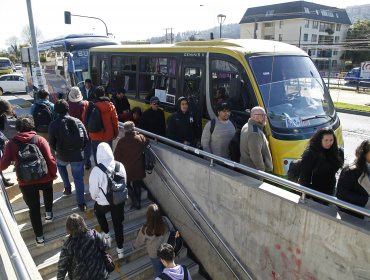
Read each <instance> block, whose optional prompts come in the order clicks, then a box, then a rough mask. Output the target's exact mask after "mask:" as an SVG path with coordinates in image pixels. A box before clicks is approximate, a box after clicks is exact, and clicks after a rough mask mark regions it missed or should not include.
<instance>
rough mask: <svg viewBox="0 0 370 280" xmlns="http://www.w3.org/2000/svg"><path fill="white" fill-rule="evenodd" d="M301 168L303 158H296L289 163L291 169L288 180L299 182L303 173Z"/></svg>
mask: <svg viewBox="0 0 370 280" xmlns="http://www.w3.org/2000/svg"><path fill="white" fill-rule="evenodd" d="M301 170H302V159H301V158H300V159H296V160H293V161H292V162H291V163H290V164H289V170H288V173H287V175H288V180H290V181H292V182H296V183H298V180H299V176H300V175H301Z"/></svg>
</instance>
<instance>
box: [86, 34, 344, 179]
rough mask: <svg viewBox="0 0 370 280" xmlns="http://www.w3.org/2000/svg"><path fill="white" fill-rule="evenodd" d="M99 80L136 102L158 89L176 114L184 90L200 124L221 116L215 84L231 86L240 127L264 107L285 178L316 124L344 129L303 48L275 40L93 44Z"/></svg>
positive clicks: (143, 102)
mask: <svg viewBox="0 0 370 280" xmlns="http://www.w3.org/2000/svg"><path fill="white" fill-rule="evenodd" d="M89 70H90V75H91V78H92V81H93V83H94V85H102V86H105V87H106V88H107V90H108V91H109V92H115V91H116V90H117V89H118V88H122V87H124V88H125V89H126V91H127V96H128V98H129V99H130V103H131V106H140V107H142V108H146V107H148V103H149V102H148V100H149V99H150V97H151V96H153V95H156V96H158V97H159V99H160V105H161V107H162V108H163V109H164V110H165V112H167V115H168V114H169V113H172V112H174V111H175V110H176V107H175V106H176V100H177V99H178V97H180V96H186V97H188V99H189V103H190V108H191V109H192V110H193V112H194V113H196V114H197V116H198V119H201V120H203V124H204V123H205V122H206V121H207V120H209V119H212V118H215V117H216V111H215V105H216V102H217V101H218V100H219V96H217V92H219V91H218V89H220V88H222V89H223V90H225V91H226V95H225V96H226V98H227V102H229V104H230V105H231V108H232V114H231V117H230V118H231V120H232V121H233V123H234V124H235V125H236V127H239V128H240V127H242V126H243V125H244V124H245V123H246V122H247V120H248V118H249V116H250V109H251V108H252V107H254V106H257V105H259V106H262V107H264V108H265V109H266V112H267V115H268V122H267V125H266V128H265V133H266V135H267V137H268V140H269V143H270V148H271V153H272V157H273V163H274V173H275V174H277V175H281V176H284V175H285V174H286V173H287V170H288V167H289V164H290V162H291V161H292V160H294V159H297V158H300V156H301V154H302V152H303V150H304V148H305V145H306V144H307V141H308V139H309V138H310V137H311V136H312V135H313V134H314V133H315V131H316V130H317V129H320V128H322V127H330V128H333V129H334V130H335V133H336V136H337V139H338V143H339V145H341V146H342V145H343V138H342V129H341V125H340V121H339V118H338V115H337V114H336V111H335V108H334V105H333V102H332V100H331V98H330V95H329V92H328V89H327V88H326V86H325V83H324V82H323V80H322V78H321V76H320V74H319V72H318V71H317V69H316V67H315V65H314V63H313V62H312V61H311V59H310V58H309V56H308V55H307V53H305V52H304V51H302V50H301V49H299V48H297V47H295V46H292V45H289V44H285V43H281V42H275V41H268V40H254V39H251V40H248V39H237V40H231V39H225V40H223V39H222V40H212V41H198V42H181V43H176V44H157V45H156V44H153V45H130V46H122V45H120V46H103V47H95V48H92V49H90V61H89Z"/></svg>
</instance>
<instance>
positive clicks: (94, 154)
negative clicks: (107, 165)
mask: <svg viewBox="0 0 370 280" xmlns="http://www.w3.org/2000/svg"><path fill="white" fill-rule="evenodd" d="M104 142H105V143H107V144H108V145H109V146H110V148H111V149H113V148H112V144H113V140H111V141H94V140H91V147H92V152H93V156H94V161H95V165H97V164H98V163H97V162H96V151H97V150H98V146H99V144H100V143H104Z"/></svg>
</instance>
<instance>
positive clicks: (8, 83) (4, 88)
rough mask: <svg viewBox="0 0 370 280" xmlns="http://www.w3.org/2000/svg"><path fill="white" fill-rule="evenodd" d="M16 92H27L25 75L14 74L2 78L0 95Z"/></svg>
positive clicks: (0, 78) (0, 80) (0, 77)
mask: <svg viewBox="0 0 370 280" xmlns="http://www.w3.org/2000/svg"><path fill="white" fill-rule="evenodd" d="M16 92H26V84H25V82H24V78H23V75H22V74H16V73H14V74H6V75H2V76H0V95H3V93H16Z"/></svg>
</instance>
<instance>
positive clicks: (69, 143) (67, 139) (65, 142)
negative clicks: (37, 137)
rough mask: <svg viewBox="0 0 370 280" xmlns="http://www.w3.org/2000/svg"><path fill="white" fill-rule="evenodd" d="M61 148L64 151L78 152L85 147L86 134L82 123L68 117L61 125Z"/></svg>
mask: <svg viewBox="0 0 370 280" xmlns="http://www.w3.org/2000/svg"><path fill="white" fill-rule="evenodd" d="M59 138H60V140H61V141H60V147H61V150H64V151H78V150H81V149H83V148H84V147H85V133H84V129H83V127H82V123H80V122H78V120H77V119H75V118H73V117H70V116H66V117H65V118H63V119H62V120H61V122H60V125H59Z"/></svg>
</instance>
